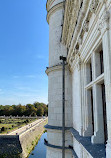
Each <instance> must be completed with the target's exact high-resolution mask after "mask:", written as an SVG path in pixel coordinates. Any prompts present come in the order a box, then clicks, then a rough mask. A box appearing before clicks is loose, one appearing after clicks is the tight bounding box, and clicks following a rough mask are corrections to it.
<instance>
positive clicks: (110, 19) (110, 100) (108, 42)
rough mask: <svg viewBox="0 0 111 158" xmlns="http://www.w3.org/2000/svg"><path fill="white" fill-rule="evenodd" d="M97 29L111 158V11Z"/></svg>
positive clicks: (102, 18) (102, 17) (103, 17)
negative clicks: (100, 47)
mask: <svg viewBox="0 0 111 158" xmlns="http://www.w3.org/2000/svg"><path fill="white" fill-rule="evenodd" d="M99 26H100V27H99V28H100V30H101V34H102V43H103V53H104V54H103V55H104V79H105V89H106V109H107V128H108V141H107V145H106V157H107V158H109V157H111V9H110V10H109V11H104V14H103V15H102V16H101V18H100V23H99Z"/></svg>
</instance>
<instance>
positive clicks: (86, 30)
mask: <svg viewBox="0 0 111 158" xmlns="http://www.w3.org/2000/svg"><path fill="white" fill-rule="evenodd" d="M88 26H89V21H88V20H85V21H84V24H83V30H84V31H85V32H88Z"/></svg>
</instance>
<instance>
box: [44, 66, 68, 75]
mask: <svg viewBox="0 0 111 158" xmlns="http://www.w3.org/2000/svg"><path fill="white" fill-rule="evenodd" d="M65 69H66V70H67V69H68V65H67V64H66V66H65ZM57 70H62V63H60V64H58V65H54V66H51V67H47V69H46V71H45V72H46V74H47V75H48V74H49V73H50V72H52V71H57Z"/></svg>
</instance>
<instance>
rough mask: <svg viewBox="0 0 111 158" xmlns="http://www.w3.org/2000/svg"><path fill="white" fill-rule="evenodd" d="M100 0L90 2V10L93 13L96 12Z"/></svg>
mask: <svg viewBox="0 0 111 158" xmlns="http://www.w3.org/2000/svg"><path fill="white" fill-rule="evenodd" d="M98 3H99V0H92V2H91V4H90V11H91V12H92V13H95V11H96V8H97V6H98Z"/></svg>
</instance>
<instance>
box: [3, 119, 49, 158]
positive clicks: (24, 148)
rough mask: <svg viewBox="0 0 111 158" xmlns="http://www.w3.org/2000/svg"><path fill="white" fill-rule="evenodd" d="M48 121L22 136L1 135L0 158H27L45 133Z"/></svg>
mask: <svg viewBox="0 0 111 158" xmlns="http://www.w3.org/2000/svg"><path fill="white" fill-rule="evenodd" d="M45 124H47V119H44V120H43V122H41V123H40V124H38V125H37V126H34V127H32V128H31V129H30V130H27V131H26V132H24V133H22V134H21V135H0V158H20V157H22V158H26V157H27V156H28V155H29V153H30V152H31V150H32V149H33V147H34V146H35V145H36V143H37V141H38V139H39V138H40V136H41V135H42V133H43V132H44V125H45Z"/></svg>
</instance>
